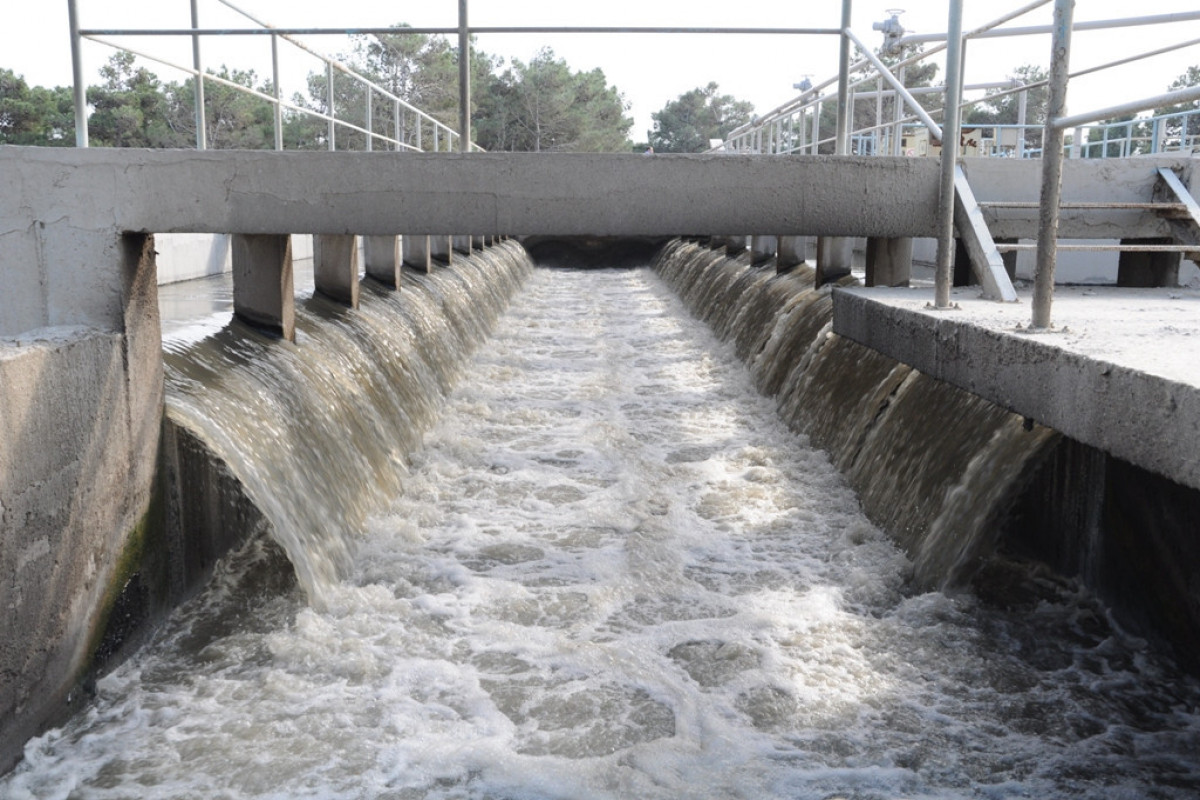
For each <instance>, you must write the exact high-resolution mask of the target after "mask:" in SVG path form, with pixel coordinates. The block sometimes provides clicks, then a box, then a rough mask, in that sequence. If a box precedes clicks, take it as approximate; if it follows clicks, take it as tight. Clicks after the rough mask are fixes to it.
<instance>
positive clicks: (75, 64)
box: [67, 0, 88, 147]
mask: <svg viewBox="0 0 1200 800" xmlns="http://www.w3.org/2000/svg"><path fill="white" fill-rule="evenodd" d="M75 5H76V0H67V16H68V17H69V19H70V26H71V76H72V78H71V79H72V80H73V81H74V86H73V87H72V90H71V94H72V97H73V99H74V101H75V146H76V147H87V146H88V119H87V86H86V85H85V84H84V82H83V48H82V44H83V42H82V40H81V39H80V37H79V9H78V8H76V7H75Z"/></svg>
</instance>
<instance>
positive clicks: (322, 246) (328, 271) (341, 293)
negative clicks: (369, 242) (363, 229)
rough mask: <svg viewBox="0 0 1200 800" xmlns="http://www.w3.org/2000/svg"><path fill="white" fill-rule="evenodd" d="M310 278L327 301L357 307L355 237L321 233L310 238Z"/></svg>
mask: <svg viewBox="0 0 1200 800" xmlns="http://www.w3.org/2000/svg"><path fill="white" fill-rule="evenodd" d="M313 280H314V281H315V283H316V286H317V291H318V292H320V293H321V294H323V295H325V296H326V297H328V298H329V299H330V300H333V301H335V302H338V303H341V304H343V305H346V306H349V307H350V308H358V237H357V236H354V235H352V234H341V233H320V234H317V235H316V236H314V237H313Z"/></svg>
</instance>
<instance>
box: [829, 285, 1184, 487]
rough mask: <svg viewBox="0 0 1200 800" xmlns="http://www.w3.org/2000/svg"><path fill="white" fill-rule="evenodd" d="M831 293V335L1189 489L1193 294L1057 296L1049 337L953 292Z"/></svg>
mask: <svg viewBox="0 0 1200 800" xmlns="http://www.w3.org/2000/svg"><path fill="white" fill-rule="evenodd" d="M931 297H932V296H931V294H930V292H929V290H928V289H923V290H921V289H839V290H835V292H834V303H833V309H834V312H833V329H834V332H836V333H838V334H840V335H842V336H845V337H847V338H850V339H853V340H854V341H856V342H859V343H860V344H864V345H866V346H868V347H871V348H873V349H875V350H878V351H879V352H881V353H883V354H885V355H887V356H890V357H891V358H894V359H896V360H898V361H902V362H904V363H906V364H909V365H911V366H913V367H915V368H917V369H918V370H920V371H921V372H924V373H926V374H928V375H930V376H932V377H935V378H938V379H939V380H943V381H946V382H947V383H950V384H953V385H955V386H958V387H960V388H962V389H966V390H967V391H969V392H972V393H974V394H977V395H979V396H980V397H983V398H985V399H987V400H990V401H992V402H994V403H996V404H998V405H1001V406H1003V407H1005V408H1008V409H1010V410H1012V411H1014V412H1016V413H1018V414H1021V415H1023V416H1026V417H1029V418H1031V419H1033V420H1035V421H1037V422H1039V423H1041V424H1043V425H1046V426H1049V427H1051V428H1054V429H1056V430H1059V431H1061V432H1062V433H1064V434H1066V435H1067V436H1069V437H1071V438H1072V439H1075V440H1076V441H1079V442H1082V443H1084V444H1086V445H1090V446H1092V447H1095V448H1096V449H1098V450H1103V451H1105V452H1107V453H1111V454H1112V455H1113V456H1116V457H1117V458H1120V459H1123V460H1125V461H1128V462H1130V463H1132V464H1135V465H1137V466H1140V467H1143V468H1145V469H1147V470H1150V471H1151V472H1155V473H1157V474H1159V475H1162V476H1164V477H1166V478H1169V479H1170V480H1172V481H1175V482H1177V483H1180V484H1183V485H1184V486H1189V487H1191V488H1194V489H1200V360H1197V359H1194V358H1187V357H1181V354H1184V353H1188V352H1191V351H1192V350H1194V349H1195V347H1196V343H1197V342H1198V341H1200V292H1196V291H1185V290H1167V289H1085V288H1064V287H1060V288H1059V289H1057V290H1056V293H1055V300H1054V320H1055V325H1056V328H1057V330H1056V332H1051V333H1039V334H1031V333H1027V332H1024V331H1023V330H1022V329H1020V328H1018V326H1026V325H1028V322H1029V302H1028V297H1025V298H1023V301H1022V302H1020V303H1017V304H1004V303H993V302H989V301H985V300H981V299H979V298H978V290H972V289H962V290H955V291H954V293H953V297H952V299H953V302H954V303H956V304H957V306H958V308H957V309H954V310H950V311H934V310H933V309H931V308H928V307H927V304H929V303H930V301H931Z"/></svg>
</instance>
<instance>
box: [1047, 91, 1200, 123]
mask: <svg viewBox="0 0 1200 800" xmlns="http://www.w3.org/2000/svg"><path fill="white" fill-rule="evenodd" d="M1193 100H1200V86H1189V87H1188V88H1186V89H1179V90H1177V91H1174V92H1167V93H1165V94H1158V95H1155V96H1154V97H1145V98H1142V99H1141V100H1131V101H1130V102H1128V103H1121V104H1120V105H1116V106H1109V107H1108V108H1101V109H1099V110H1097V111H1089V112H1087V113H1086V114H1076V115H1074V116H1071V117H1060V118H1057V119H1054V120H1052V124H1053V125H1054V127H1056V128H1059V129H1060V130H1066V129H1067V128H1075V127H1078V126H1080V125H1086V124H1087V123H1089V122H1096V121H1097V120H1101V119H1111V118H1112V117H1119V116H1121V115H1123V114H1136V113H1137V112H1139V111H1145V110H1147V109H1150V108H1161V107H1162V106H1170V105H1175V104H1176V103H1190V102H1191V101H1193Z"/></svg>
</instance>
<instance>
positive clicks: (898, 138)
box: [892, 67, 908, 156]
mask: <svg viewBox="0 0 1200 800" xmlns="http://www.w3.org/2000/svg"><path fill="white" fill-rule="evenodd" d="M907 72H908V67H901V68H900V72H898V73H897V74H896V79H897V80H899V81H900V85H901V86H903V85H904V78H905V76H906V74H907ZM892 97H893V98H894V99H893V100H892V104H893V106H894V107H893V108H892V114H893V119H894V120H895V122H896V124H895V125H894V126H893V127H892V155H894V156H902V155H904V123H903V122H901V121H900V120H902V119H904V102H903V101H902V99H901V97H900V93H899V92H893V93H892Z"/></svg>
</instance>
